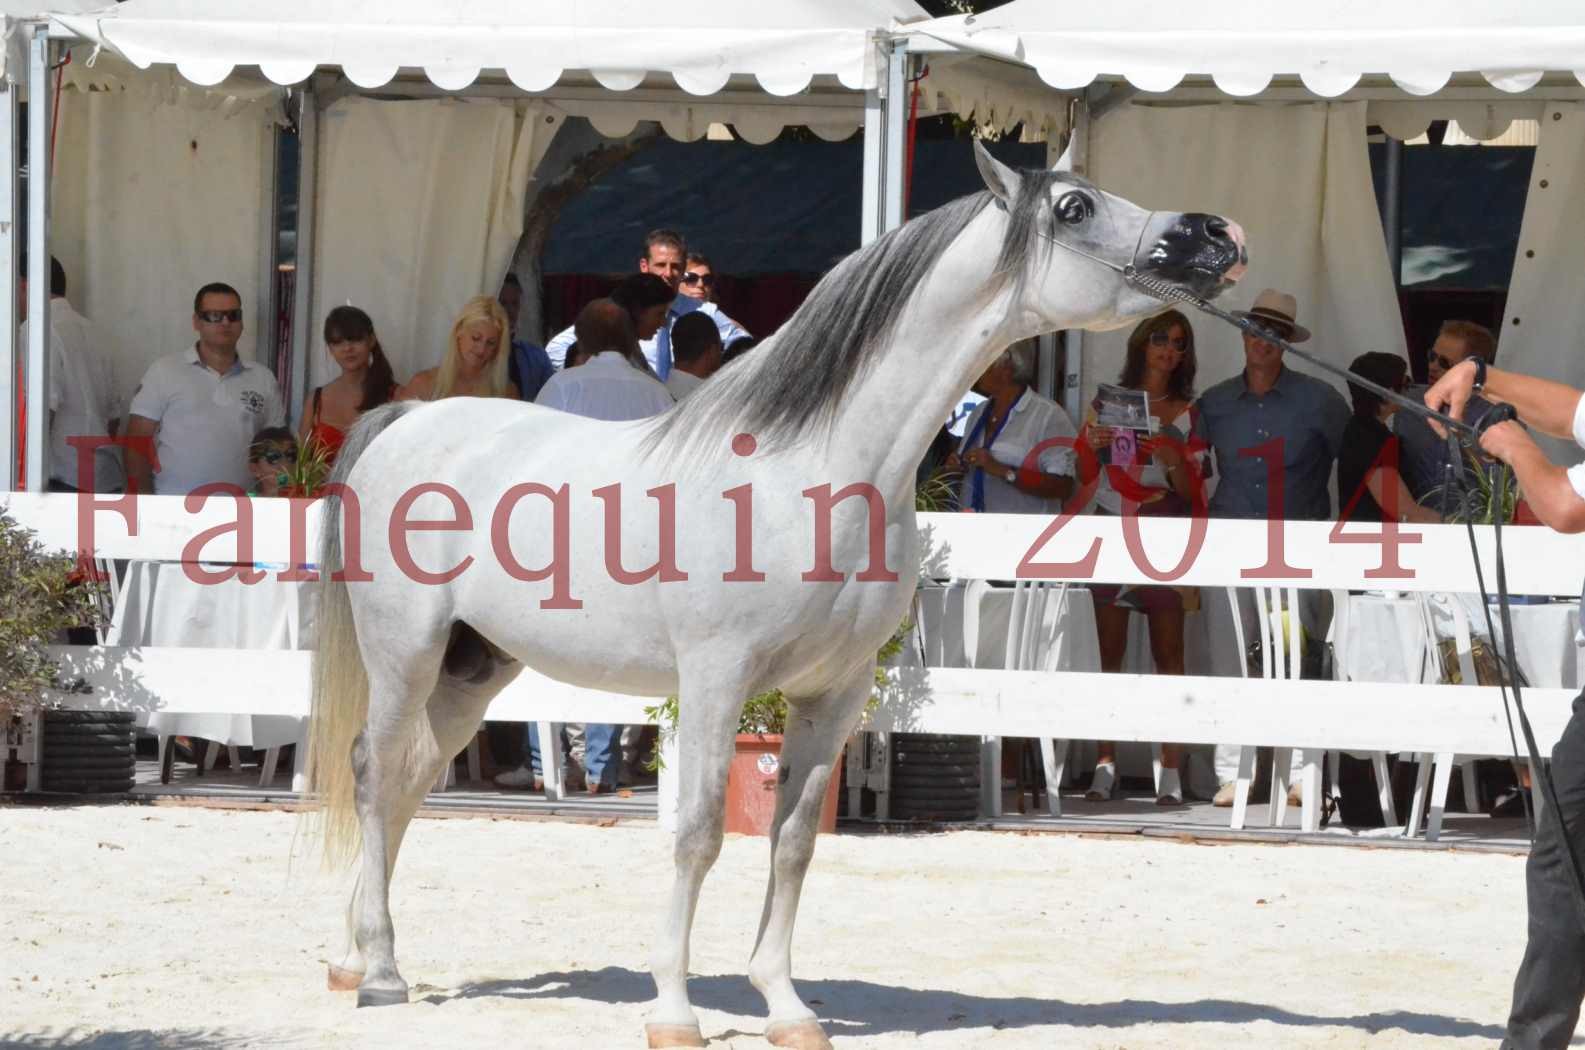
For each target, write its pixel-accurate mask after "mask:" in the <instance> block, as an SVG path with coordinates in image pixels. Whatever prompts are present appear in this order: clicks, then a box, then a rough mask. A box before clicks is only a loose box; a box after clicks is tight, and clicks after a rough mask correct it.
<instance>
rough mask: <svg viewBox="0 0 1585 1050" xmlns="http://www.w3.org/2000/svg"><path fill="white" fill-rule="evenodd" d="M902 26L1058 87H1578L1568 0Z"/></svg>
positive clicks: (1266, 8)
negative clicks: (1461, 78)
mask: <svg viewBox="0 0 1585 1050" xmlns="http://www.w3.org/2000/svg"><path fill="white" fill-rule="evenodd" d="M911 28H912V30H913V31H914V32H916V33H919V34H923V35H928V36H931V37H934V38H935V39H938V40H942V41H945V42H947V43H950V44H952V45H954V46H957V47H961V48H964V49H967V50H971V51H978V52H981V53H984V54H990V55H994V56H997V57H1002V58H1008V59H1012V60H1014V61H1018V62H1022V63H1024V64H1026V65H1029V66H1033V67H1034V68H1035V69H1036V70H1037V71H1038V72H1039V73H1040V76H1041V78H1042V79H1043V80H1045V81H1046V83H1048V84H1050V85H1051V86H1053V87H1056V88H1059V89H1062V90H1072V89H1075V88H1082V87H1084V86H1085V85H1087V84H1089V83H1090V82H1091V81H1093V80H1095V79H1096V78H1097V77H1102V76H1122V77H1126V78H1127V80H1128V82H1129V83H1130V84H1132V85H1134V86H1135V87H1137V88H1139V89H1140V90H1142V91H1169V90H1171V89H1172V88H1174V87H1176V86H1177V85H1178V84H1179V83H1180V82H1181V81H1183V79H1184V78H1185V77H1195V76H1208V77H1210V78H1211V79H1212V80H1213V81H1214V82H1215V83H1216V86H1217V87H1219V88H1220V89H1221V90H1223V91H1225V92H1226V93H1228V94H1230V95H1254V94H1258V93H1260V92H1261V91H1262V90H1264V89H1265V88H1266V87H1267V85H1268V84H1270V83H1271V81H1272V79H1273V78H1274V77H1294V76H1296V77H1298V78H1299V79H1300V80H1301V81H1303V83H1304V85H1305V87H1307V88H1308V89H1309V90H1310V91H1312V92H1314V93H1315V94H1317V95H1322V96H1327V97H1331V96H1335V95H1340V94H1342V93H1343V92H1345V91H1347V90H1349V89H1350V88H1351V87H1353V86H1354V85H1355V84H1356V83H1357V82H1358V81H1359V80H1360V78H1361V77H1363V76H1371V75H1375V76H1382V75H1385V76H1389V77H1391V78H1392V80H1393V82H1394V83H1396V84H1397V85H1398V86H1399V87H1401V88H1402V89H1403V90H1405V91H1407V92H1410V93H1411V94H1416V95H1426V94H1431V93H1433V92H1436V91H1438V90H1440V89H1441V88H1442V87H1443V86H1444V85H1446V84H1447V83H1448V81H1449V79H1450V78H1451V77H1452V76H1453V75H1454V74H1456V73H1481V74H1483V75H1484V76H1485V77H1486V79H1487V80H1488V81H1489V82H1490V83H1491V84H1493V85H1494V86H1496V87H1498V88H1501V89H1502V90H1504V91H1525V90H1528V89H1529V88H1531V87H1533V86H1535V84H1537V83H1538V82H1539V81H1540V79H1541V76H1542V74H1543V73H1545V72H1549V71H1550V72H1556V71H1572V72H1574V74H1575V76H1576V77H1578V78H1580V82H1581V83H1585V5H1582V4H1581V3H1579V2H1578V0H1508V2H1506V3H1492V2H1491V0H1392V2H1388V3H1383V2H1382V0H1333V2H1330V3H1324V4H1320V3H1313V2H1304V3H1296V2H1293V0H1278V2H1273V0H1217V2H1215V3H1208V2H1205V0H1201V2H1199V3H1184V2H1183V0H1130V2H1129V3H1125V4H1057V3H1051V2H1050V0H1013V2H1012V3H1009V4H1006V5H1004V6H1002V7H998V8H995V9H994V10H991V11H989V12H986V13H985V14H981V15H954V16H951V17H948V18H941V19H936V20H934V21H931V22H927V23H924V24H923V25H920V26H914V27H911Z"/></svg>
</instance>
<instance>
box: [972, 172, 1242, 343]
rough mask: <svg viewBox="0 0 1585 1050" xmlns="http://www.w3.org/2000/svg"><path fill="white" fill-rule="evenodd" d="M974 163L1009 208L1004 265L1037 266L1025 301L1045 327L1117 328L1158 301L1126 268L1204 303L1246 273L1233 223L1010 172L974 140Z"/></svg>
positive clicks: (1057, 175) (1051, 175) (1059, 178)
mask: <svg viewBox="0 0 1585 1050" xmlns="http://www.w3.org/2000/svg"><path fill="white" fill-rule="evenodd" d="M975 159H976V160H977V161H978V163H979V168H980V175H981V176H982V177H983V178H984V179H985V185H986V186H987V187H988V188H989V189H990V191H991V193H992V194H993V195H995V196H996V197H997V199H998V200H1000V201H1001V204H1002V206H1003V207H1004V208H1005V209H1006V211H1007V216H1008V222H1009V224H1010V226H1009V230H1008V237H1007V241H1006V246H1005V247H1004V250H1003V257H1004V262H1007V261H1011V260H1010V259H1009V258H1008V257H1009V255H1010V253H1011V251H1018V252H1019V254H1022V255H1024V257H1026V258H1028V259H1031V260H1033V259H1039V260H1042V263H1041V264H1036V265H1034V266H1033V268H1032V269H1031V270H1030V271H1029V272H1028V274H1027V280H1026V284H1025V291H1024V295H1023V300H1022V305H1023V307H1024V308H1025V309H1027V310H1029V311H1030V312H1032V313H1034V314H1035V315H1036V316H1037V317H1038V319H1039V320H1040V321H1041V322H1042V324H1041V327H1042V328H1043V329H1045V330H1051V329H1054V328H1090V329H1101V328H1116V327H1119V326H1121V325H1125V324H1127V323H1129V322H1130V321H1132V320H1133V319H1135V318H1137V317H1140V316H1142V315H1145V314H1150V313H1154V312H1156V311H1158V310H1160V309H1161V308H1162V307H1163V305H1165V304H1164V303H1163V302H1162V300H1161V299H1160V298H1158V297H1157V296H1154V295H1151V294H1150V293H1148V292H1146V291H1144V290H1143V289H1142V288H1140V287H1138V286H1136V285H1135V284H1133V283H1131V282H1130V281H1128V280H1126V279H1125V277H1124V273H1125V271H1130V270H1131V271H1132V272H1134V273H1137V274H1140V275H1143V276H1144V277H1147V278H1152V279H1154V280H1156V281H1159V282H1164V283H1166V284H1169V285H1174V286H1176V287H1180V288H1183V289H1186V290H1188V291H1190V292H1192V293H1194V294H1195V295H1196V296H1199V297H1201V298H1205V299H1209V298H1213V297H1215V296H1216V295H1218V294H1220V293H1221V292H1222V291H1223V290H1225V289H1227V288H1229V287H1231V286H1232V285H1233V283H1234V282H1235V281H1237V280H1238V279H1239V278H1240V277H1242V276H1243V274H1244V269H1245V265H1246V264H1247V262H1248V257H1247V255H1246V253H1245V250H1244V231H1243V230H1242V229H1241V228H1240V227H1239V225H1238V223H1236V222H1233V221H1232V220H1231V219H1226V218H1223V217H1222V216H1220V215H1207V214H1204V213H1201V212H1169V211H1146V210H1145V209H1143V208H1141V207H1139V206H1138V205H1136V204H1133V203H1131V202H1129V201H1126V200H1124V199H1123V198H1121V197H1118V196H1115V195H1113V194H1110V193H1107V192H1105V191H1104V190H1101V189H1098V188H1097V187H1095V186H1093V185H1091V184H1090V183H1088V182H1086V181H1085V180H1084V179H1081V178H1079V177H1078V176H1075V175H1072V174H1069V173H1067V172H1063V171H1051V172H1018V171H1015V170H1014V169H1012V168H1010V167H1008V166H1007V165H1005V164H1003V163H1001V162H1000V161H998V160H997V159H996V158H994V157H992V156H991V155H990V154H989V153H988V152H986V150H985V148H984V147H983V146H980V145H979V144H978V143H976V144H975ZM1041 242H1044V243H1041Z"/></svg>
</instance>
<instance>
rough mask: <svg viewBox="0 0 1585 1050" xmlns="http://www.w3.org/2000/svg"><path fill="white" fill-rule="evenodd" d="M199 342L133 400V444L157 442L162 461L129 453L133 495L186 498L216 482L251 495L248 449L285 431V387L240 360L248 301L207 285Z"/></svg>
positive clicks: (164, 361)
mask: <svg viewBox="0 0 1585 1050" xmlns="http://www.w3.org/2000/svg"><path fill="white" fill-rule="evenodd" d="M193 330H194V331H195V332H197V333H198V339H197V341H196V342H195V343H194V344H193V345H192V346H191V347H190V348H189V349H187V350H183V351H180V352H179V353H174V354H169V355H167V356H165V357H162V358H160V359H159V360H158V361H155V362H154V364H152V365H150V366H149V370H148V372H146V373H145V374H144V376H143V382H142V384H141V385H139V387H138V389H137V392H136V393H134V394H133V395H132V405H131V408H130V410H129V412H128V419H127V437H129V438H139V437H147V438H153V440H154V452H155V460H154V462H153V463H150V462H149V460H148V458H147V457H146V456H145V455H144V454H143V452H142V451H140V450H138V449H135V448H128V449H127V450H126V462H127V481H128V485H129V486H135V488H133V489H132V491H136V492H154V493H157V494H159V495H162V496H166V495H176V496H182V495H186V494H187V493H189V492H191V491H192V490H193V489H195V488H198V487H199V486H200V485H208V484H212V483H214V482H228V483H230V484H233V485H236V486H237V487H238V488H240V489H243V490H244V491H245V490H246V489H247V487H248V486H249V485H250V484H251V483H252V476H251V475H250V474H249V472H248V454H247V453H248V444H249V442H251V441H252V440H253V435H254V434H257V433H258V432H259V431H260V430H262V429H264V428H265V427H278V426H284V425H285V424H286V409H285V407H284V406H283V405H282V403H281V391H280V387H279V386H278V385H276V382H275V376H274V374H273V373H272V372H270V370H269V369H267V368H265V367H264V366H263V365H260V364H258V363H256V362H253V361H244V360H242V359H241V358H239V357H238V356H237V340H238V339H240V338H241V337H242V297H241V296H240V295H238V294H237V290H236V289H235V288H232V287H231V286H230V285H227V284H219V283H215V284H206V285H204V286H203V287H202V288H200V289H199V290H198V294H197V295H196V296H194V297H193Z"/></svg>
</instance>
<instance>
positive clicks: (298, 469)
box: [281, 439, 330, 496]
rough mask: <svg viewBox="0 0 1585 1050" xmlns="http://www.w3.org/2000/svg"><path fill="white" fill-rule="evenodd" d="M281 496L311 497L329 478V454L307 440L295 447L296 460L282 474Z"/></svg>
mask: <svg viewBox="0 0 1585 1050" xmlns="http://www.w3.org/2000/svg"><path fill="white" fill-rule="evenodd" d="M282 477H283V478H284V479H285V480H284V481H282V483H281V495H283V496H312V495H313V494H314V493H315V492H316V491H317V490H318V489H319V487H320V486H321V485H323V484H324V483H325V480H326V479H327V478H329V477H330V452H329V450H328V449H326V448H325V446H324V445H321V444H320V443H319V442H318V441H315V440H313V439H309V440H308V441H304V442H302V443H301V444H300V445H298V446H297V458H296V459H294V460H293V461H292V463H291V465H290V466H288V467H287V468H286V470H285V471H283V472H282Z"/></svg>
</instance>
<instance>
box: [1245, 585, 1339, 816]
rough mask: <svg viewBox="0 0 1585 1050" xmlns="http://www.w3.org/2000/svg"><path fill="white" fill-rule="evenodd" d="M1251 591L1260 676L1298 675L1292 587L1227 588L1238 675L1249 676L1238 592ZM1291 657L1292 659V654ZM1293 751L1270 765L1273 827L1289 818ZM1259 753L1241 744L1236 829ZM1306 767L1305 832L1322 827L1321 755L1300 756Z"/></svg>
mask: <svg viewBox="0 0 1585 1050" xmlns="http://www.w3.org/2000/svg"><path fill="white" fill-rule="evenodd" d="M1240 590H1247V591H1248V592H1249V593H1250V595H1251V597H1252V599H1253V600H1254V603H1255V622H1256V624H1257V626H1258V628H1259V631H1260V643H1261V644H1260V664H1261V667H1260V670H1261V677H1262V678H1267V679H1275V680H1286V679H1296V678H1298V677H1299V663H1300V660H1299V656H1300V653H1302V652H1303V644H1302V638H1303V634H1302V631H1303V628H1302V627H1301V625H1300V623H1299V592H1298V589H1297V588H1294V587H1249V588H1238V587H1229V588H1227V600H1228V603H1229V605H1230V606H1231V608H1232V614H1233V616H1232V618H1233V638H1234V641H1235V642H1236V643H1237V645H1238V671H1239V674H1240V675H1242V676H1243V677H1245V678H1248V677H1249V665H1248V660H1247V659H1246V658H1245V654H1246V653H1247V652H1248V646H1247V644H1246V643H1245V640H1244V620H1243V615H1242V613H1241V612H1240V609H1239V603H1238V592H1239V591H1240ZM1284 605H1286V607H1287V610H1288V614H1287V631H1286V636H1285V633H1284V631H1283V629H1282V628H1283V607H1284ZM1290 653H1291V654H1292V659H1289V658H1288V656H1289V654H1290ZM1295 750H1296V749H1294V748H1286V747H1277V748H1274V749H1273V754H1272V762H1271V803H1270V805H1269V807H1268V810H1267V812H1268V820H1269V822H1270V824H1271V826H1273V827H1281V826H1282V825H1283V822H1284V821H1285V820H1286V819H1287V816H1288V778H1289V773H1290V770H1291V767H1292V763H1293V755H1294V751H1295ZM1257 754H1258V749H1257V748H1256V747H1254V746H1250V745H1241V746H1240V747H1239V749H1238V780H1237V781H1236V784H1235V788H1234V795H1233V819H1232V827H1233V828H1235V829H1241V828H1243V826H1244V822H1245V819H1246V817H1247V815H1248V811H1249V789H1250V784H1251V782H1252V781H1253V780H1254V777H1255V757H1256V755H1257ZM1302 756H1303V769H1302V771H1301V773H1300V776H1301V777H1302V781H1303V785H1304V802H1303V808H1302V811H1301V816H1300V820H1299V825H1300V827H1301V828H1302V829H1303V830H1305V831H1319V830H1320V828H1321V806H1320V801H1321V766H1320V759H1321V752H1319V751H1314V750H1306V751H1303V752H1302Z"/></svg>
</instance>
